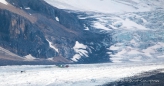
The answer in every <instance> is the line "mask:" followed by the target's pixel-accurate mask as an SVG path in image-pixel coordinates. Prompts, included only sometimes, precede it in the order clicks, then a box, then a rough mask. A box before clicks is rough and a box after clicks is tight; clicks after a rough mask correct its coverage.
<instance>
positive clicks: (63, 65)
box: [56, 64, 69, 68]
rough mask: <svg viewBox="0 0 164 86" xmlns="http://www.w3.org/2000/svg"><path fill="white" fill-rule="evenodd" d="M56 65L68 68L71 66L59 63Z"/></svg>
mask: <svg viewBox="0 0 164 86" xmlns="http://www.w3.org/2000/svg"><path fill="white" fill-rule="evenodd" d="M56 66H58V67H60V68H68V67H69V65H68V64H59V65H56Z"/></svg>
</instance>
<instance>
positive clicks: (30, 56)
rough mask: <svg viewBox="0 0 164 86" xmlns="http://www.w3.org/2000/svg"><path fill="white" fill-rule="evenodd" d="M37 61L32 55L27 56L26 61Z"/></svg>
mask: <svg viewBox="0 0 164 86" xmlns="http://www.w3.org/2000/svg"><path fill="white" fill-rule="evenodd" d="M35 59H36V58H35V57H33V56H32V55H31V54H29V55H27V56H25V60H28V61H33V60H35Z"/></svg>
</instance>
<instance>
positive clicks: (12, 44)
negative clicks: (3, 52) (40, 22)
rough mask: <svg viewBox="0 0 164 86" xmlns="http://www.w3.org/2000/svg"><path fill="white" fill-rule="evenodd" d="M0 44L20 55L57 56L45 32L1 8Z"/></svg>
mask: <svg viewBox="0 0 164 86" xmlns="http://www.w3.org/2000/svg"><path fill="white" fill-rule="evenodd" d="M0 23H1V26H0V27H1V29H0V33H1V34H0V41H1V42H0V45H1V46H2V47H4V48H6V49H8V50H10V51H12V52H14V53H16V54H18V55H20V56H25V55H28V54H32V55H33V56H35V57H39V58H47V57H53V56H55V51H54V50H52V49H51V48H49V44H48V42H47V41H46V39H45V37H44V35H43V33H42V32H41V31H40V30H39V28H38V27H37V26H35V25H33V24H32V23H30V22H29V21H28V20H27V19H25V18H23V17H21V16H19V15H16V14H14V13H11V12H9V11H7V10H0Z"/></svg>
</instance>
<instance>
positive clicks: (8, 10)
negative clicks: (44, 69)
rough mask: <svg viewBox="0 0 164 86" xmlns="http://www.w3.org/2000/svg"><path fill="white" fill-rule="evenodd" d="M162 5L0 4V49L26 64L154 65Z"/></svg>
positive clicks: (26, 0) (114, 0) (161, 46)
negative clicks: (130, 63)
mask: <svg viewBox="0 0 164 86" xmlns="http://www.w3.org/2000/svg"><path fill="white" fill-rule="evenodd" d="M163 4H164V1H163V0H0V24H1V26H0V46H1V47H2V48H3V49H6V50H8V51H10V52H11V53H14V54H16V55H18V56H20V57H22V58H25V59H26V58H28V59H30V61H35V60H36V59H37V60H38V59H39V60H41V61H42V60H43V59H44V60H46V61H47V60H48V61H53V62H65V63H100V62H136V61H153V60H160V59H163V58H164V54H163V52H164V51H163V50H164V36H163V34H164V29H163V28H164V19H163V18H164V15H163V13H164V12H163V9H164V6H163ZM3 59H4V58H3Z"/></svg>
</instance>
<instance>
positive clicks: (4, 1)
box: [0, 0, 8, 5]
mask: <svg viewBox="0 0 164 86" xmlns="http://www.w3.org/2000/svg"><path fill="white" fill-rule="evenodd" d="M0 3H2V4H5V5H8V3H7V2H6V0H0Z"/></svg>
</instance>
